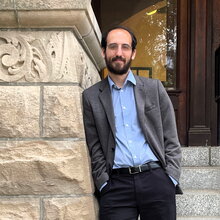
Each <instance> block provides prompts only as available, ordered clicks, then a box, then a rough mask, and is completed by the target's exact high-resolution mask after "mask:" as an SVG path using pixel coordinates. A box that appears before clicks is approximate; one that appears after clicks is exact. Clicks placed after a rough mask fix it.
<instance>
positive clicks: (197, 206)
mask: <svg viewBox="0 0 220 220" xmlns="http://www.w3.org/2000/svg"><path fill="white" fill-rule="evenodd" d="M217 192H218V191H205V190H204V191H191V192H190V191H187V192H186V191H185V193H184V194H183V195H180V196H177V214H178V216H179V217H181V216H182V217H188V216H189V217H194V216H195V217H197V216H198V217H199V216H200V217H201V216H207V217H216V216H220V209H219V207H220V194H219V193H217Z"/></svg>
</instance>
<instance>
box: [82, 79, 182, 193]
mask: <svg viewBox="0 0 220 220" xmlns="http://www.w3.org/2000/svg"><path fill="white" fill-rule="evenodd" d="M135 79H136V86H134V94H135V99H136V106H137V113H138V118H139V121H140V126H141V128H142V131H143V133H144V135H145V137H146V140H147V141H148V143H149V146H150V147H151V150H152V151H153V152H154V154H155V155H156V157H157V158H158V160H159V161H160V162H161V165H162V167H163V168H164V170H165V172H166V173H167V174H168V175H170V176H172V177H173V178H174V179H176V180H177V181H179V177H180V162H181V149H180V143H179V140H178V135H177V131H176V122H175V115H174V110H173V106H172V103H171V101H170V98H169V96H168V94H167V92H166V90H165V89H164V87H163V85H162V84H161V82H160V81H159V80H156V79H148V78H144V77H139V76H135ZM83 120H84V127H85V134H86V142H87V145H88V148H89V153H90V157H91V164H92V175H93V179H94V183H95V185H96V187H97V188H98V189H99V188H100V187H101V186H102V184H103V183H105V182H106V181H107V180H108V179H109V176H110V174H111V170H112V167H113V162H114V153H115V122H114V113H113V106H112V99H111V92H110V88H109V83H108V79H107V78H105V79H104V80H102V81H100V82H98V83H96V84H95V85H93V86H91V87H90V88H88V89H86V90H85V91H84V92H83ZM177 193H181V190H180V188H179V186H177Z"/></svg>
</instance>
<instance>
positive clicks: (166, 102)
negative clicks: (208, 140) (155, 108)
mask: <svg viewBox="0 0 220 220" xmlns="http://www.w3.org/2000/svg"><path fill="white" fill-rule="evenodd" d="M158 90H159V98H160V100H159V101H160V109H161V120H162V126H163V136H164V149H165V161H166V166H167V167H166V172H167V174H168V175H170V176H172V177H173V178H174V179H176V180H177V181H179V178H180V172H181V167H180V165H181V146H180V143H179V139H178V134H177V128H176V120H175V113H174V109H173V105H172V102H171V100H170V98H169V96H168V94H167V92H166V90H165V88H164V87H163V85H162V83H161V82H160V81H158Z"/></svg>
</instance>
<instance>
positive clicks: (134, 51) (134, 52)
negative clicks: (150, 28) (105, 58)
mask: <svg viewBox="0 0 220 220" xmlns="http://www.w3.org/2000/svg"><path fill="white" fill-rule="evenodd" d="M135 56H136V49H134V50H133V51H132V55H131V59H132V60H134V58H135Z"/></svg>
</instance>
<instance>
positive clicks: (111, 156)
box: [83, 26, 181, 220]
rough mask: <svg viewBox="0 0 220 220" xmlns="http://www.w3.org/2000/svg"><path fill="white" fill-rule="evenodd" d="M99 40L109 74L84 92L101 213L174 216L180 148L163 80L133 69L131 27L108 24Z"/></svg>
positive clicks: (146, 218) (129, 218)
mask: <svg viewBox="0 0 220 220" xmlns="http://www.w3.org/2000/svg"><path fill="white" fill-rule="evenodd" d="M101 44H102V50H103V57H104V58H105V61H106V65H107V69H108V77H106V78H105V79H104V80H102V81H101V82H98V83H97V84H95V85H93V86H92V87H90V88H88V89H87V90H85V91H84V92H83V109H84V112H83V114H84V126H85V133H86V141H87V145H88V148H89V152H90V157H91V164H92V174H93V178H94V183H95V186H96V188H97V189H98V190H99V191H100V200H99V205H100V210H99V218H100V219H101V220H103V219H105V220H135V219H138V216H139V215H140V219H142V220H174V219H176V204H175V192H176V191H177V190H176V189H179V187H178V181H179V177H180V160H181V151H180V144H179V141H178V137H177V132H176V125H175V117H174V111H173V107H172V104H171V101H170V99H169V97H168V95H167V93H166V91H165V89H164V87H163V86H162V84H161V83H160V81H159V80H155V79H147V78H144V77H138V76H135V75H133V74H132V72H131V70H130V65H131V61H132V60H133V59H134V58H135V54H136V49H135V48H136V44H137V40H136V37H135V36H134V34H133V33H132V32H131V31H130V30H129V29H127V28H125V27H120V26H118V27H114V28H112V29H110V30H109V31H108V32H107V33H106V34H105V35H104V36H103V38H102V43H101ZM179 191H180V190H179Z"/></svg>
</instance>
